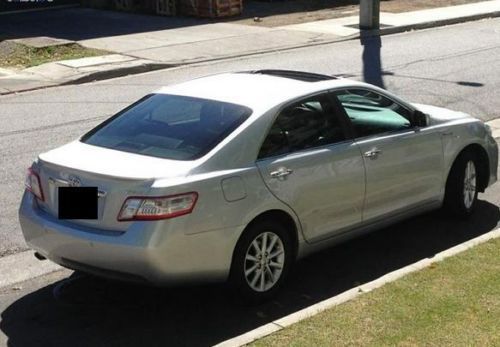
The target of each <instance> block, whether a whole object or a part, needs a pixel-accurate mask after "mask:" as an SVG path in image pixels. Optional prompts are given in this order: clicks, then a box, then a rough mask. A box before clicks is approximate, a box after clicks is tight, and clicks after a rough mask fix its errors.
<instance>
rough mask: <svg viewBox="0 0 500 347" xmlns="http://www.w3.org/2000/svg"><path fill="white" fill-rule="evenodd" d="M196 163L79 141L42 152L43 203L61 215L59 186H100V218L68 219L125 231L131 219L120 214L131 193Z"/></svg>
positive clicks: (180, 174) (138, 193) (183, 172)
mask: <svg viewBox="0 0 500 347" xmlns="http://www.w3.org/2000/svg"><path fill="white" fill-rule="evenodd" d="M193 166H194V164H193V162H187V161H186V162H184V161H176V160H168V159H161V158H155V157H148V156H143V155H138V154H133V153H127V152H121V151H116V150H112V149H107V148H103V147H97V146H92V145H87V144H85V143H81V142H78V141H75V142H72V143H69V144H67V145H65V146H62V147H59V148H57V149H55V150H52V151H49V152H47V153H43V154H41V155H40V156H39V163H38V171H39V175H40V180H41V185H42V189H43V192H44V195H45V201H44V202H42V203H40V207H41V208H42V209H43V210H45V211H46V212H47V213H49V214H51V215H53V216H55V217H57V216H58V206H59V205H58V203H59V201H58V188H59V187H63V186H82V187H97V189H98V192H99V198H98V200H97V201H98V218H97V219H96V220H84V219H78V220H69V221H68V222H71V223H76V224H79V225H83V226H88V227H92V228H96V229H101V230H109V231H124V230H126V228H127V226H128V223H127V222H119V221H118V220H117V217H118V213H119V212H120V209H121V207H122V205H123V202H124V201H125V199H126V198H127V197H129V196H143V195H149V194H150V191H151V186H152V184H153V183H154V181H155V180H156V179H158V178H174V177H176V178H177V177H183V176H186V175H187V174H188V173H189V171H190V170H191V168H192V167H193Z"/></svg>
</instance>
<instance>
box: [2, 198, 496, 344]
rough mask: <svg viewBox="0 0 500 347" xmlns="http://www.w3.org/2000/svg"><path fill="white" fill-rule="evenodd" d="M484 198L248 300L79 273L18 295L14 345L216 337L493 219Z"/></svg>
mask: <svg viewBox="0 0 500 347" xmlns="http://www.w3.org/2000/svg"><path fill="white" fill-rule="evenodd" d="M477 207H478V208H477V213H476V214H475V215H474V216H473V217H472V218H471V219H470V220H467V221H458V220H450V219H447V218H444V217H442V216H440V213H439V212H435V213H430V214H426V215H422V216H420V217H416V218H413V219H411V220H408V221H406V222H403V223H399V224H397V225H395V226H393V227H390V228H386V229H383V230H380V231H378V232H374V233H372V234H369V235H366V236H364V237H362V238H358V239H355V240H352V241H349V242H347V243H344V244H341V245H339V246H337V247H334V248H331V249H329V250H327V251H324V252H322V253H320V254H317V255H314V256H311V257H309V258H306V259H304V260H303V261H301V262H299V263H298V264H297V267H296V268H295V271H294V272H293V274H292V276H291V278H290V281H289V284H288V286H287V288H286V290H284V291H283V292H282V293H281V294H280V295H279V296H278V297H277V298H276V300H274V301H272V302H269V303H266V304H264V305H261V306H257V307H245V306H243V305H240V304H239V303H238V302H237V301H236V300H235V299H231V298H230V296H229V295H228V291H227V290H226V289H225V287H224V286H221V285H214V286H205V287H195V288H177V289H161V288H149V287H140V286H135V285H128V284H123V283H116V282H109V281H106V280H101V279H96V278H92V277H87V276H81V277H78V276H73V277H70V278H69V279H65V280H63V281H61V282H58V283H54V284H52V285H49V286H47V287H45V288H41V289H39V290H37V291H35V292H33V293H30V294H28V295H26V296H24V297H22V298H21V299H19V300H18V301H16V302H14V303H13V304H12V305H11V306H9V307H8V308H7V309H6V310H5V311H4V312H3V313H2V316H1V318H2V320H1V322H0V329H1V330H2V331H3V333H4V334H5V335H7V336H8V339H9V340H8V344H9V346H27V345H30V346H32V345H42V346H43V345H46V346H80V345H105V346H109V345H119V346H155V345H159V346H160V345H161V346H166V345H168V346H205V345H213V344H215V343H218V342H221V341H223V340H226V339H228V338H231V337H234V336H236V335H239V334H241V333H244V332H246V331H248V330H250V329H253V328H256V327H258V326H260V325H262V324H264V323H267V322H270V321H272V320H274V319H277V318H279V317H282V316H284V315H287V314H289V313H292V312H295V311H297V310H299V309H302V308H304V307H306V306H309V305H311V304H314V303H317V302H319V301H321V300H323V299H325V298H328V297H331V296H333V295H336V294H339V293H341V292H343V291H345V290H347V289H350V288H352V287H354V286H357V285H359V284H362V283H365V282H368V281H371V280H373V279H376V278H378V277H380V276H382V275H384V274H386V273H388V272H391V271H394V270H396V269H398V268H401V267H403V266H405V265H408V264H411V263H413V262H416V261H418V260H420V259H423V258H429V257H432V256H434V255H435V254H436V253H438V252H441V251H443V250H445V249H448V248H450V247H452V246H455V245H457V244H459V243H462V242H464V241H466V240H469V239H471V238H474V237H477V236H479V235H481V234H484V233H486V232H488V231H490V230H492V229H494V228H495V227H496V226H497V224H498V221H499V219H500V211H499V208H498V207H497V206H495V205H493V204H491V203H488V202H485V201H479V203H478V206H477Z"/></svg>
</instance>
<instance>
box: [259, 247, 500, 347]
mask: <svg viewBox="0 0 500 347" xmlns="http://www.w3.org/2000/svg"><path fill="white" fill-rule="evenodd" d="M252 345H253V346H287V347H289V346H347V345H349V346H351V345H355V346H500V239H495V240H491V241H489V242H487V243H484V244H481V245H479V246H477V247H475V248H473V249H471V250H468V251H466V252H464V253H461V254H459V255H457V256H454V257H451V258H448V259H446V260H444V261H443V262H439V263H435V264H434V265H433V266H431V267H429V268H426V269H424V270H422V271H419V272H416V273H413V274H410V275H408V276H406V277H404V278H402V279H400V280H398V281H396V282H393V283H390V284H387V285H385V286H384V287H382V288H380V289H377V290H374V291H373V292H370V293H367V294H364V295H362V296H359V297H358V298H356V299H355V300H353V301H350V302H347V303H345V304H342V305H339V306H336V307H334V308H332V309H330V310H327V311H325V312H323V313H320V314H318V315H317V316H314V317H312V318H310V319H307V320H305V321H302V322H300V323H297V324H294V325H292V326H290V327H288V328H285V329H283V330H281V331H279V332H277V333H275V334H272V335H270V336H268V337H265V338H263V339H261V340H258V341H256V342H254V343H253V344H252Z"/></svg>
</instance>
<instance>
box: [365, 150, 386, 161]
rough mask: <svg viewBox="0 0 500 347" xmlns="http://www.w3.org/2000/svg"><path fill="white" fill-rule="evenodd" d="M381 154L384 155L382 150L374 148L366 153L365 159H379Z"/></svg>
mask: <svg viewBox="0 0 500 347" xmlns="http://www.w3.org/2000/svg"><path fill="white" fill-rule="evenodd" d="M380 153H382V151H381V150H380V149H378V148H373V149H372V150H369V151H368V152H365V157H367V158H370V159H377V157H378V155H379V154H380Z"/></svg>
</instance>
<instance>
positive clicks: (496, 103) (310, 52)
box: [0, 19, 500, 255]
mask: <svg viewBox="0 0 500 347" xmlns="http://www.w3.org/2000/svg"><path fill="white" fill-rule="evenodd" d="M361 43H363V45H362V44H361ZM249 44H251V43H249ZM364 48H365V49H366V50H367V51H368V52H369V53H370V55H369V56H366V55H365V61H364V67H363V61H362V57H363V54H362V52H363V49H364ZM379 50H380V55H381V65H382V70H381V71H379V68H378V66H377V59H376V58H375V57H376V56H377V54H378V51H379ZM372 57H373V59H372ZM498 57H500V19H489V20H482V21H478V22H470V23H464V24H460V25H454V26H448V27H443V28H435V29H429V30H423V31H416V32H408V33H403V34H398V35H391V36H384V37H382V42H381V48H380V49H379V48H378V45H377V43H376V42H374V41H373V40H363V41H362V42H360V41H359V40H354V41H346V42H341V43H335V44H329V45H320V46H313V47H308V48H303V49H297V50H291V51H285V52H273V53H269V54H265V55H259V56H254V57H248V58H244V59H235V60H229V61H221V62H214V63H211V64H203V65H198V66H186V67H182V68H176V69H171V70H163V71H157V72H152V73H148V74H143V75H136V76H130V77H125V78H119V79H114V80H109V81H103V82H98V83H89V84H84V85H76V86H64V87H58V88H51V89H45V90H39V91H33V92H26V93H20V94H15V95H9V96H3V97H0V122H1V123H0V158H1V165H0V191H1V192H2V193H1V196H0V206H1V209H0V255H5V254H8V253H13V252H16V251H19V250H22V249H25V248H26V245H25V243H24V241H23V240H22V236H21V232H20V229H19V225H18V221H17V207H18V204H19V201H20V197H21V194H22V191H23V179H24V174H25V170H26V168H27V167H28V166H29V165H30V164H31V162H32V160H33V159H35V158H36V156H37V154H38V153H40V152H43V151H46V150H49V149H51V148H54V147H57V146H59V145H62V144H64V143H66V142H68V141H71V140H73V139H75V138H76V137H78V136H79V135H80V134H82V133H83V132H85V131H86V130H88V129H90V128H91V127H92V126H94V125H95V124H97V123H98V122H100V121H102V120H104V119H105V118H106V117H108V116H110V115H111V114H113V113H114V112H116V111H118V110H119V109H121V108H123V107H125V106H126V105H127V104H129V103H131V102H132V101H135V100H137V99H138V98H140V97H141V96H143V95H144V94H146V93H148V92H150V91H153V90H155V89H157V88H159V87H160V86H162V85H166V84H171V83H175V82H179V81H183V80H187V79H191V78H194V77H198V76H203V75H208V74H213V73H216V72H222V71H234V70H249V69H259V68H285V69H299V70H307V71H314V72H320V73H327V74H341V75H345V76H349V77H352V78H355V79H362V76H363V71H368V75H370V76H369V78H370V79H371V80H375V81H377V80H380V78H378V76H381V77H382V78H383V83H384V85H385V88H387V89H388V90H391V91H394V92H396V93H397V94H399V95H400V96H402V97H404V98H406V99H407V100H410V101H413V102H420V103H428V104H434V105H438V106H442V107H448V108H451V109H455V110H460V111H465V112H468V113H471V114H473V115H474V116H476V117H479V118H481V119H483V120H489V119H493V118H496V117H499V116H500V111H499V110H500V74H499V73H498V71H500V59H498ZM364 69H365V70H364ZM241 92H242V93H244V92H245V91H244V90H242V91H241ZM496 189H498V188H494V189H492V191H491V192H492V193H490V194H489V195H490V196H492V197H496V196H499V195H500V194H495V193H494V192H495V190H496ZM495 202H496V200H495Z"/></svg>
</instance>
